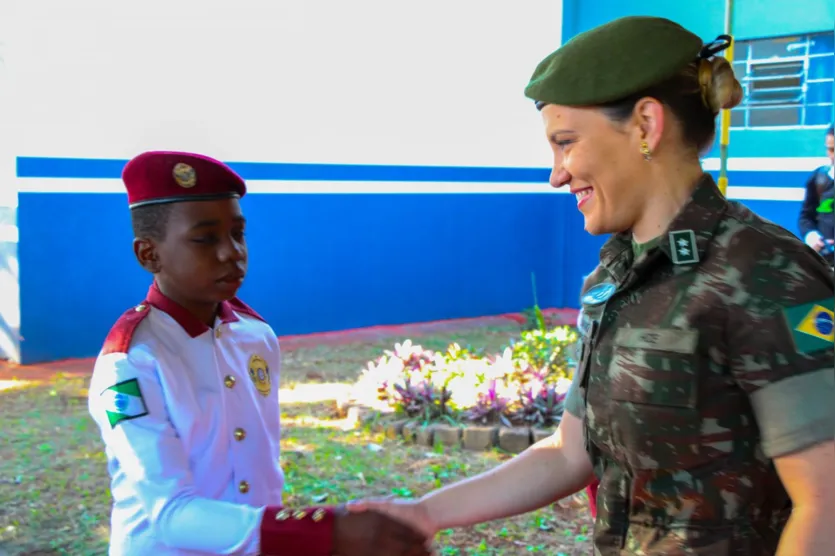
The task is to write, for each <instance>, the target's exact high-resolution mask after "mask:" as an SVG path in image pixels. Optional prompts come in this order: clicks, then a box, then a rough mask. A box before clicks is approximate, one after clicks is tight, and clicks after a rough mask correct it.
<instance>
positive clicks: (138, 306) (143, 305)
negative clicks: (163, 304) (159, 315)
mask: <svg viewBox="0 0 835 556" xmlns="http://www.w3.org/2000/svg"><path fill="white" fill-rule="evenodd" d="M147 308H148V306H147V305H145V304H144V303H142V304H140V305H137V306H136V312H137V313H141V312H142V311H144V310H145V309H147Z"/></svg>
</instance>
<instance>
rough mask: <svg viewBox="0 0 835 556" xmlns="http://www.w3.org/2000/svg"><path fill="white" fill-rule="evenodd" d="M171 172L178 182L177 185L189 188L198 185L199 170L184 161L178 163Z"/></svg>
mask: <svg viewBox="0 0 835 556" xmlns="http://www.w3.org/2000/svg"><path fill="white" fill-rule="evenodd" d="M171 173H172V174H173V176H174V181H175V182H177V185H179V186H180V187H183V188H185V189H189V188H191V187H194V186H195V185H197V172H195V171H194V168H192V167H191V166H189V165H188V164H185V163H184V162H179V163H177V164H176V165H175V166H174V170H172V172H171Z"/></svg>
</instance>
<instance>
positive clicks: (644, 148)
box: [641, 141, 652, 161]
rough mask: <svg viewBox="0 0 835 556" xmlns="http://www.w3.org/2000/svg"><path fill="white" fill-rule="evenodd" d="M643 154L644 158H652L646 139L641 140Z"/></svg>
mask: <svg viewBox="0 0 835 556" xmlns="http://www.w3.org/2000/svg"><path fill="white" fill-rule="evenodd" d="M641 154H642V155H644V160H646V161H650V160H652V152H651V151H650V150H649V145H647V142H646V141H641Z"/></svg>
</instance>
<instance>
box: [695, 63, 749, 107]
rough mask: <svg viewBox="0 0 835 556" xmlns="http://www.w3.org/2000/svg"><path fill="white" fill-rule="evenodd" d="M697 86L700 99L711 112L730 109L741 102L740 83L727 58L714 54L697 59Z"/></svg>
mask: <svg viewBox="0 0 835 556" xmlns="http://www.w3.org/2000/svg"><path fill="white" fill-rule="evenodd" d="M699 88H700V89H701V92H702V100H703V101H704V103H705V106H707V107H708V108H710V110H711V112H713V113H714V114H718V113H719V111H720V110H723V109H724V110H730V109H731V108H733V107H735V106H737V105H739V103H740V102H742V96H743V93H742V85H741V84H740V83H739V81H738V80H737V78H736V76H735V75H734V70H733V68H732V67H731V64H730V63H728V60H727V59H725V58H722V57H719V56H715V57H713V58H711V59H710V60H705V59H704V58H703V59H701V60H700V61H699Z"/></svg>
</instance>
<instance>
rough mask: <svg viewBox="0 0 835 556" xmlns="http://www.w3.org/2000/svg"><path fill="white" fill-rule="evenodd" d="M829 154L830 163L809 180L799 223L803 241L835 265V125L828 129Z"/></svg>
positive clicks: (827, 147)
mask: <svg viewBox="0 0 835 556" xmlns="http://www.w3.org/2000/svg"><path fill="white" fill-rule="evenodd" d="M825 145H826V155H827V156H828V157H829V165H825V166H821V167H820V168H818V169H816V170H815V171H814V172H812V175H811V176H809V179H808V180H807V181H806V196H805V197H804V199H803V207H802V208H801V209H800V218H799V219H798V224H799V227H800V235H801V237H803V241H804V242H805V243H806V245H808V246H809V247H811V248H812V249H814V250H815V251H817V252H818V253H820V254H821V256H822V257H823V258H824V259H826V260H827V261H828V262H829V264H830V265H832V264H835V214H833V212H835V207H833V204H835V124H833V125H831V126H829V129H828V130H827V131H826V140H825Z"/></svg>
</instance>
